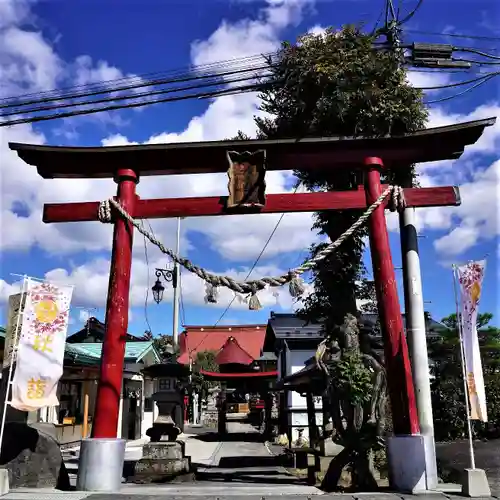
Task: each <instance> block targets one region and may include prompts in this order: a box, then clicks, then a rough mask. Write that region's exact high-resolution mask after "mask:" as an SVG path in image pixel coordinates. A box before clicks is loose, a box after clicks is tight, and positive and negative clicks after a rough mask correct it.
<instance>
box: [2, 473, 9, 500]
mask: <svg viewBox="0 0 500 500" xmlns="http://www.w3.org/2000/svg"><path fill="white" fill-rule="evenodd" d="M8 492H9V471H8V470H7V469H0V496H3V495H7V493H8Z"/></svg>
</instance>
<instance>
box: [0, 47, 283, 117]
mask: <svg viewBox="0 0 500 500" xmlns="http://www.w3.org/2000/svg"><path fill="white" fill-rule="evenodd" d="M272 54H274V53H269V54H255V55H253V56H246V57H241V58H235V59H229V60H224V61H217V62H214V63H211V64H206V65H199V66H193V67H191V68H188V69H185V70H184V71H182V70H172V71H164V72H156V73H148V74H146V75H142V76H134V77H129V78H119V79H116V80H104V81H101V82H96V83H91V84H85V85H77V86H75V87H65V88H63V89H52V90H48V91H44V92H35V93H31V94H22V95H19V96H15V97H6V98H3V99H0V103H5V102H6V101H7V102H8V101H13V100H18V102H14V103H11V104H8V106H16V105H25V104H38V103H40V102H48V99H51V100H61V99H68V98H76V97H87V95H86V94H84V92H86V91H87V90H89V89H92V92H95V93H96V94H97V93H106V92H119V91H123V90H129V89H134V88H141V87H147V86H150V85H159V84H162V83H163V82H165V83H179V82H180V81H184V79H186V80H191V79H196V78H207V77H214V76H217V75H219V74H220V73H219V72H218V71H217V69H223V68H227V66H228V65H230V66H232V67H233V69H234V67H235V65H238V64H246V68H247V69H248V65H249V64H251V62H252V61H255V63H256V62H257V60H260V63H261V64H262V59H265V58H266V57H268V56H270V55H272ZM243 69H245V68H243ZM250 69H251V68H250ZM250 69H249V70H250ZM207 70H211V72H210V73H206V72H207ZM159 75H164V77H163V78H157V79H153V80H151V78H149V79H147V80H145V79H144V78H145V77H147V76H150V77H151V76H159ZM167 75H171V77H170V78H167ZM138 79H140V82H136V80H138ZM127 81H128V82H134V83H133V84H130V85H125V86H122V87H115V86H112V85H113V84H117V83H119V82H127ZM96 88H97V90H96ZM61 90H66V91H67V92H66V93H61ZM78 90H82V93H77V91H78ZM70 91H71V92H70ZM75 93H76V94H75ZM47 94H48V95H50V94H55V95H52V96H50V97H39V98H38V99H37V100H36V101H34V102H30V101H25V100H24V101H23V99H27V98H34V97H35V96H45V95H47ZM19 100H20V101H19ZM2 107H4V106H2Z"/></svg>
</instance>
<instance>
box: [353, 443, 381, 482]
mask: <svg viewBox="0 0 500 500" xmlns="http://www.w3.org/2000/svg"><path fill="white" fill-rule="evenodd" d="M352 486H353V488H355V489H356V491H377V490H378V483H377V480H376V479H375V475H374V467H373V453H372V452H371V451H360V452H358V453H357V456H356V458H355V459H354V461H353V467H352Z"/></svg>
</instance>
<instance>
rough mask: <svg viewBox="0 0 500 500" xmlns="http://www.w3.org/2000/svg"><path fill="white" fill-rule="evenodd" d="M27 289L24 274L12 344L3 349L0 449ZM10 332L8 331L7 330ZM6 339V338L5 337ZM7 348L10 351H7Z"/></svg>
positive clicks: (10, 394)
mask: <svg viewBox="0 0 500 500" xmlns="http://www.w3.org/2000/svg"><path fill="white" fill-rule="evenodd" d="M28 289H29V278H28V277H27V276H26V275H24V276H23V284H22V286H21V292H20V297H21V298H20V304H19V311H18V314H17V319H16V324H15V327H14V335H13V336H12V339H11V342H12V345H11V346H8V348H7V349H6V350H5V354H4V356H5V355H8V356H9V372H8V376H7V382H6V384H5V395H4V404H3V408H2V423H1V424H0V451H1V450H2V446H3V435H4V431H5V419H6V417H7V409H8V407H9V405H10V404H11V402H12V379H13V377H14V364H15V362H16V356H17V349H18V346H19V332H20V329H21V325H22V317H23V314H24V308H25V306H26V293H27V291H28ZM9 333H10V332H9ZM6 340H7V339H6ZM9 350H10V351H11V352H10V353H9Z"/></svg>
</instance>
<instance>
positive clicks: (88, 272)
mask: <svg viewBox="0 0 500 500" xmlns="http://www.w3.org/2000/svg"><path fill="white" fill-rule="evenodd" d="M163 264H164V263H163V262H161V261H160V260H156V261H150V263H149V266H148V265H147V264H146V263H145V262H144V261H141V260H139V259H134V261H133V264H132V276H133V277H134V278H133V280H132V283H131V287H130V304H129V305H130V307H138V306H141V307H142V306H144V303H145V299H146V293H147V294H148V304H149V305H150V306H154V305H155V304H154V302H153V297H152V293H151V286H152V284H153V282H152V278H151V276H152V272H151V271H152V269H154V267H160V266H163ZM109 266H110V262H109V260H107V259H94V260H92V261H90V262H87V263H86V264H83V265H80V266H74V267H70V268H63V267H60V268H56V269H52V270H51V271H49V272H47V273H45V275H44V276H43V278H44V279H46V280H48V281H50V282H52V283H55V284H61V285H62V284H67V285H73V286H74V287H75V288H74V293H73V300H72V304H73V307H81V308H85V309H80V310H79V313H78V317H79V320H80V321H86V320H87V318H88V317H89V312H88V311H87V308H89V309H93V308H99V309H100V308H103V307H104V306H105V304H106V295H107V290H108V281H109ZM248 271H249V270H248V269H247V268H239V269H232V268H229V269H226V270H225V271H224V272H223V274H225V275H228V276H231V277H233V278H235V279H238V280H244V279H245V277H246V275H247V274H248ZM209 272H210V270H209ZM286 272H287V270H283V269H279V268H277V267H275V266H271V265H269V266H266V265H263V266H258V267H256V268H255V269H254V271H253V273H252V275H251V278H252V277H262V276H280V275H282V274H284V273H286ZM219 274H220V273H219ZM20 288H21V283H20V281H19V280H16V279H14V280H12V282H11V283H8V282H7V281H4V280H0V302H4V301H6V300H7V298H8V296H9V295H12V294H13V293H18V292H19V290H20ZM305 289H306V291H305V293H304V295H303V298H305V297H306V296H307V295H308V294H309V293H311V291H312V286H311V285H309V284H305ZM182 292H183V299H184V301H185V303H187V304H191V305H199V306H201V305H203V306H206V307H213V308H218V309H221V308H225V307H226V306H227V304H228V303H229V302H230V301H231V300H232V299H233V298H234V293H233V292H231V291H230V290H229V289H227V288H221V289H219V295H218V301H217V304H209V305H206V304H205V300H204V299H205V286H204V283H203V281H202V280H201V279H200V278H198V277H197V276H196V275H194V274H192V273H190V272H188V271H184V272H183V273H182ZM238 297H239V298H240V299H241V298H243V297H242V296H239V295H238ZM258 298H259V301H260V302H261V304H262V306H263V307H276V306H277V305H278V306H279V307H280V308H282V309H285V310H290V309H292V308H294V307H295V305H296V304H294V300H293V299H292V297H291V296H290V294H289V293H288V287H287V286H286V285H285V286H284V287H280V288H272V289H271V288H268V289H265V290H262V291H261V292H259V293H258ZM172 300H173V289H172V287H171V286H170V285H168V284H165V294H164V301H165V302H171V301H172ZM232 308H233V309H248V304H247V303H246V302H245V301H244V300H235V301H234V303H233V306H232Z"/></svg>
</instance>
